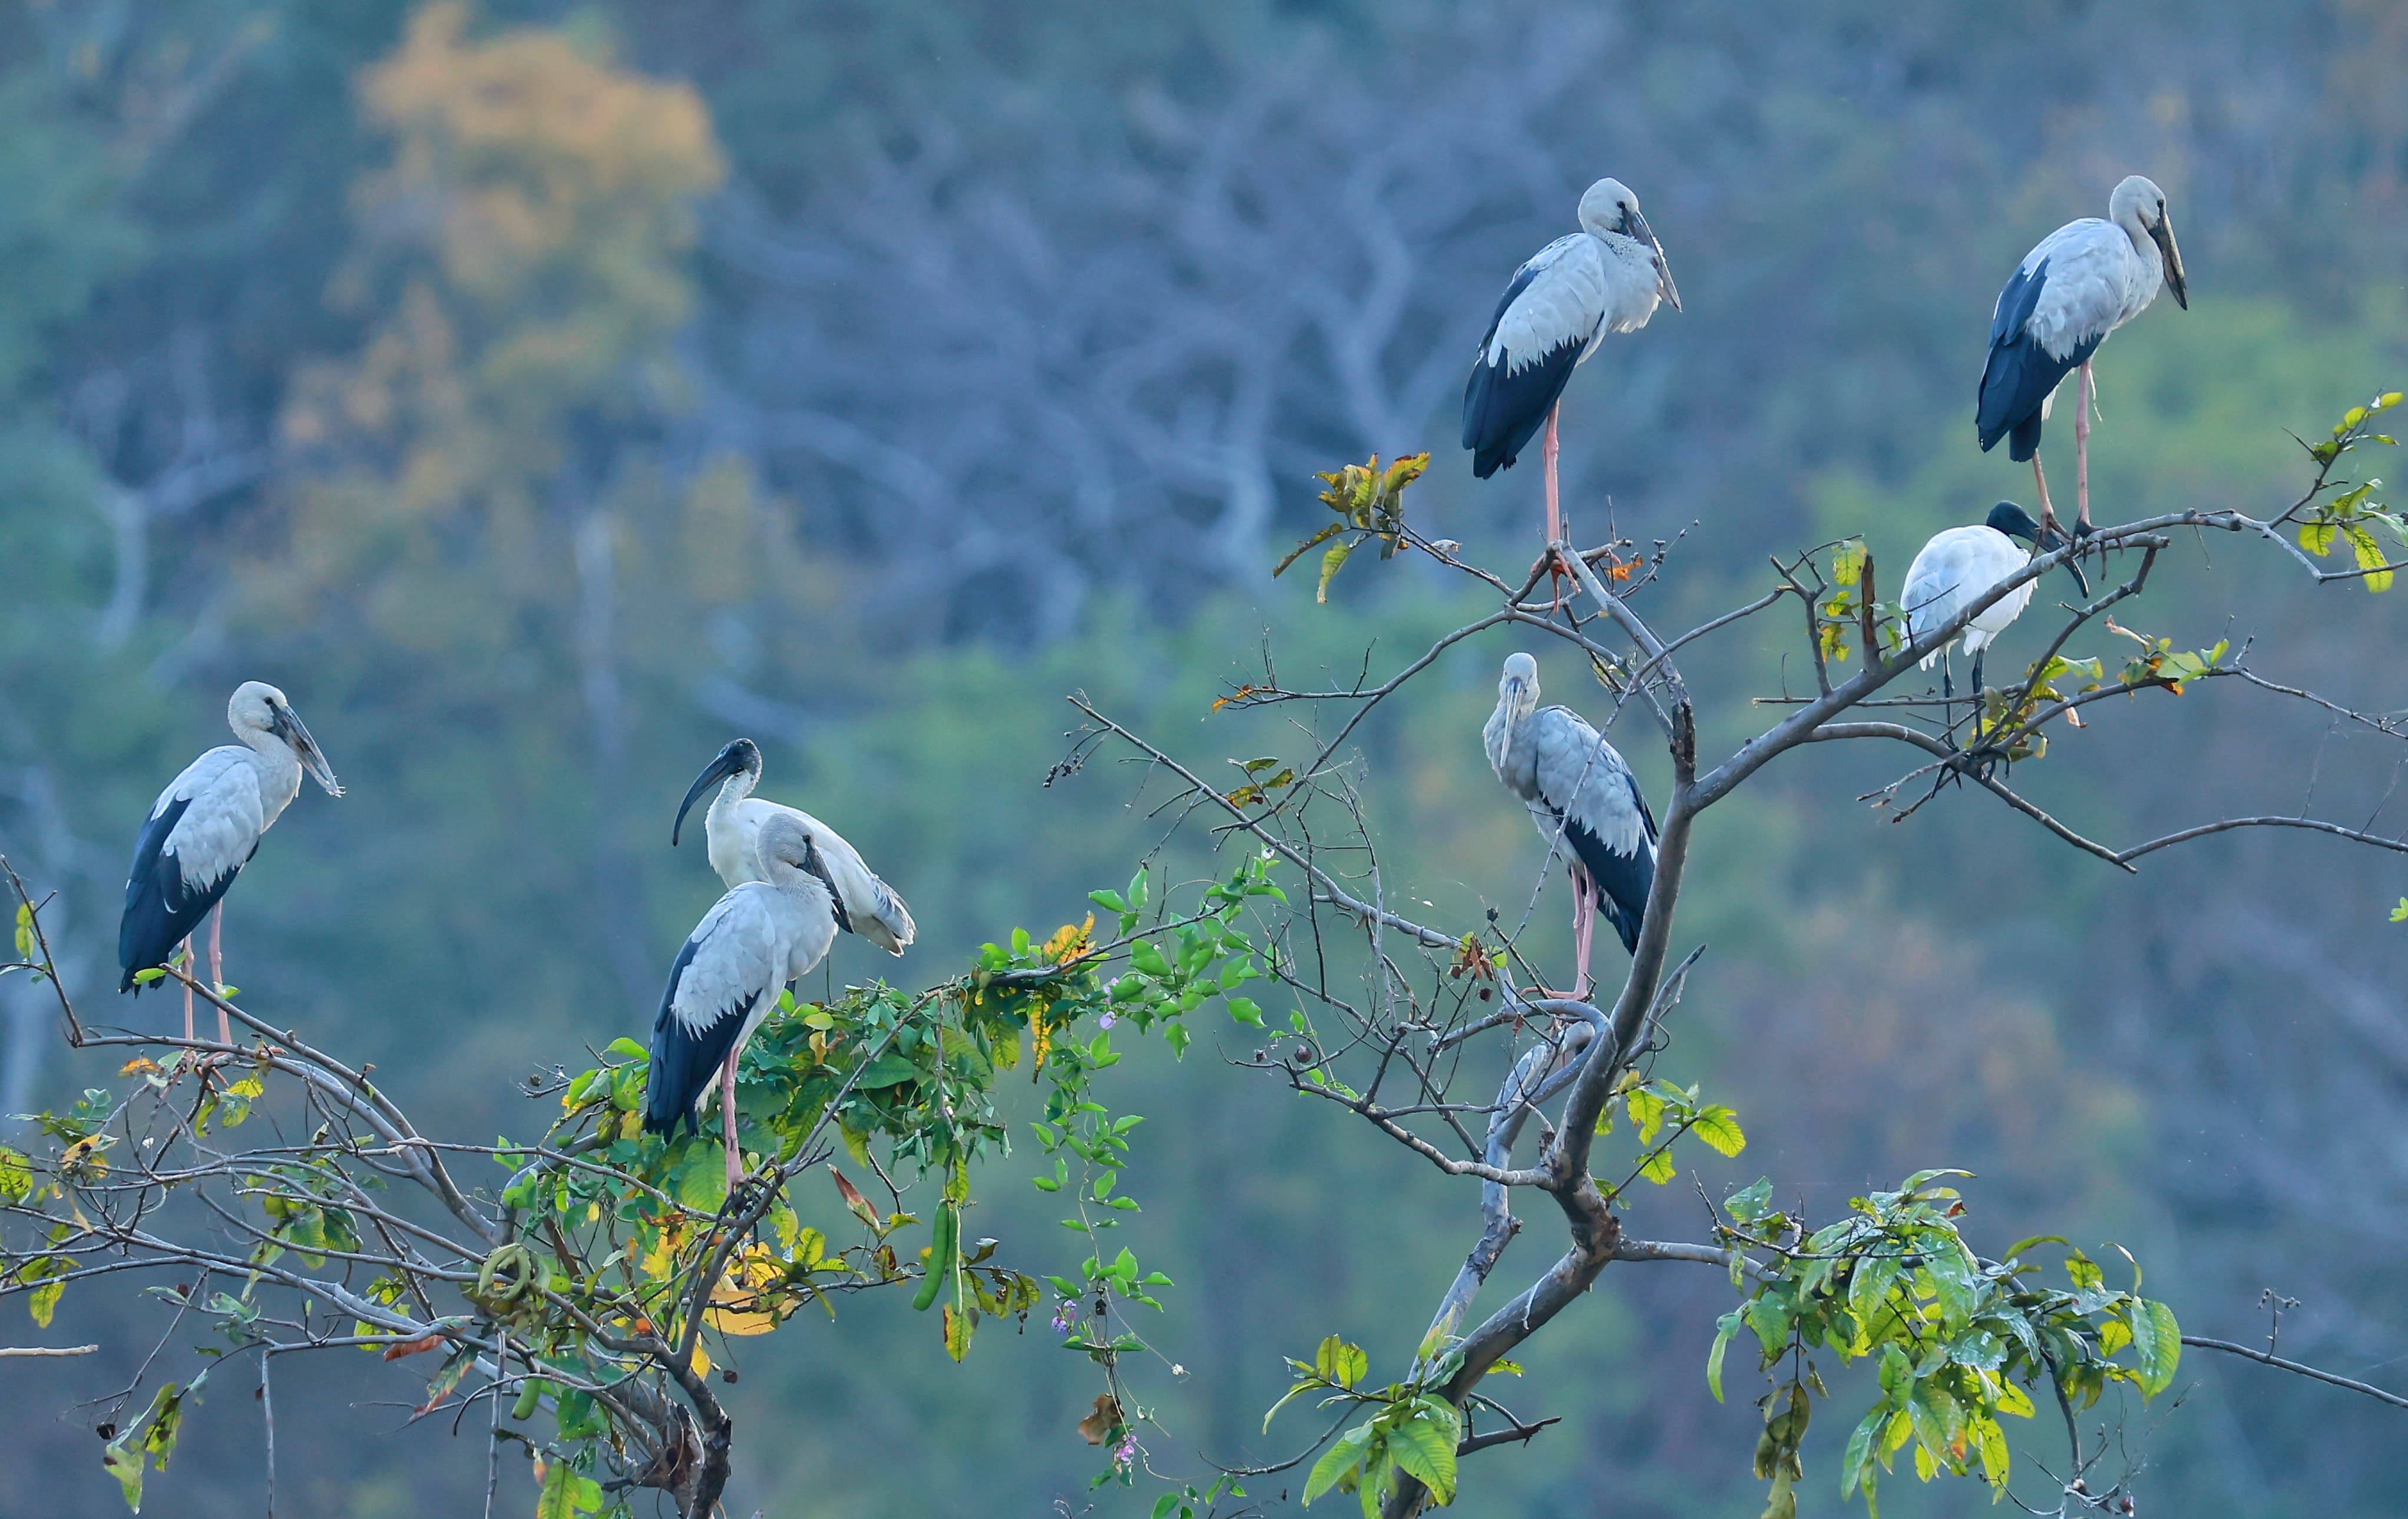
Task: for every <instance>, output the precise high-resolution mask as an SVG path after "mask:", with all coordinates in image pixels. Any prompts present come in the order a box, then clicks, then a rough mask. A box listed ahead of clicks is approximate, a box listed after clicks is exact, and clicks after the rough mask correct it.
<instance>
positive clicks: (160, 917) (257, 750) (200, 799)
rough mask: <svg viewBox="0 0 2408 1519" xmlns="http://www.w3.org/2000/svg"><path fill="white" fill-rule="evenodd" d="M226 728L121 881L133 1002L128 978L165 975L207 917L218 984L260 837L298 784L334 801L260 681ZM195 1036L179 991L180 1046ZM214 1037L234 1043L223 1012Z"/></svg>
mask: <svg viewBox="0 0 2408 1519" xmlns="http://www.w3.org/2000/svg"><path fill="white" fill-rule="evenodd" d="M226 725H227V726H228V727H230V728H232V729H234V736H235V737H236V738H239V739H241V740H242V742H241V743H240V744H223V745H221V746H219V747H218V748H216V749H212V750H210V751H208V752H207V753H205V754H203V755H202V756H201V757H200V758H198V759H196V760H194V761H193V763H192V764H190V765H187V766H185V767H184V772H183V774H181V775H179V776H178V777H176V779H175V780H174V781H170V782H168V785H167V789H166V790H165V791H163V792H161V793H160V794H159V799H158V800H157V801H156V802H154V803H152V804H151V807H150V818H149V819H148V820H147V821H146V822H144V824H142V832H141V834H140V835H139V836H138V837H136V839H135V841H134V867H133V868H132V869H130V870H128V871H127V872H126V873H125V912H124V915H123V916H122V918H120V919H119V920H118V924H117V963H118V966H119V967H120V968H121V969H122V970H123V972H124V979H123V980H122V981H121V982H118V987H117V989H118V990H119V991H120V992H133V993H135V994H136V996H139V995H140V993H141V989H142V983H141V982H137V981H136V980H135V977H136V975H137V974H139V973H140V972H142V971H145V970H149V969H151V968H153V967H159V966H164V965H165V964H166V963H167V961H168V959H169V958H170V957H171V956H173V955H174V954H175V953H176V947H177V946H178V945H179V944H187V945H188V944H189V942H190V940H191V939H192V934H193V929H195V928H197V927H199V926H200V924H201V920H202V919H203V918H205V917H208V916H209V913H210V910H212V909H215V910H216V911H217V916H216V917H215V918H214V919H212V920H211V923H210V925H209V983H210V984H211V985H213V986H222V985H224V984H225V974H224V970H225V967H224V960H223V955H222V932H223V929H224V924H225V910H224V907H223V903H224V899H225V894H226V888H228V887H230V886H232V885H233V884H234V878H235V877H236V876H237V875H239V874H241V873H242V867H244V866H245V865H247V864H249V863H250V861H251V855H253V854H254V853H258V851H259V840H260V838H261V836H262V835H264V834H265V833H266V832H267V830H268V829H269V828H270V827H271V826H273V825H274V824H275V822H276V820H277V819H278V818H279V817H281V816H283V815H284V810H285V809H286V808H287V807H289V806H291V805H292V803H293V798H294V796H296V795H300V791H301V777H302V774H303V772H304V771H307V772H308V775H309V778H310V779H311V780H313V781H317V782H318V784H319V785H320V786H322V787H323V788H324V790H325V793H326V795H329V796H340V795H342V794H343V788H342V787H341V786H340V785H338V784H337V783H336V781H335V772H334V769H333V768H332V767H330V766H328V765H327V763H326V756H325V753H324V752H323V751H322V750H321V749H319V747H318V740H316V739H315V738H310V737H309V730H308V728H306V727H304V726H302V724H301V718H300V716H299V714H297V713H295V712H294V710H293V704H292V703H291V702H290V701H288V700H286V699H285V696H284V693H283V692H281V691H279V690H277V689H276V688H275V687H274V686H272V685H269V684H267V683H266V682H265V681H244V682H243V683H242V684H240V685H238V686H236V687H235V692H234V696H233V698H232V699H231V700H229V701H228V702H227V703H226ZM192 1037H193V994H192V989H191V988H190V987H187V988H186V989H185V991H184V1038H186V1039H191V1038H192ZM218 1038H219V1039H220V1041H221V1042H224V1043H232V1042H233V1039H234V1032H233V1029H232V1028H231V1027H230V1026H229V1025H228V1023H227V1020H226V1015H225V1010H224V1009H222V1008H221V1009H220V1010H218Z"/></svg>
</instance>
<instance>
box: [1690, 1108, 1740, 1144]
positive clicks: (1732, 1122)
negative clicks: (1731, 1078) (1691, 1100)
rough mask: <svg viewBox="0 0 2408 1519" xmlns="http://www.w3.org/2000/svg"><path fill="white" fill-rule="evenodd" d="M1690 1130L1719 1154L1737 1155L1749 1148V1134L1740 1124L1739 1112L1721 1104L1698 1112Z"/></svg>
mask: <svg viewBox="0 0 2408 1519" xmlns="http://www.w3.org/2000/svg"><path fill="white" fill-rule="evenodd" d="M1689 1131H1690V1132H1691V1133H1693V1134H1695V1135H1696V1136H1697V1137H1698V1138H1699V1139H1703V1140H1705V1141H1706V1144H1707V1146H1708V1148H1710V1149H1712V1150H1713V1152H1714V1153H1715V1154H1719V1155H1736V1154H1739V1153H1740V1152H1741V1151H1742V1150H1744V1149H1746V1148H1747V1134H1746V1132H1745V1131H1744V1130H1742V1128H1741V1127H1740V1126H1739V1114H1737V1113H1736V1112H1733V1111H1731V1110H1730V1109H1728V1108H1726V1107H1723V1106H1721V1105H1720V1104H1716V1105H1715V1106H1713V1107H1711V1108H1708V1109H1707V1110H1706V1111H1703V1112H1701V1113H1699V1114H1698V1121H1697V1122H1696V1123H1695V1124H1693V1125H1690V1130H1689Z"/></svg>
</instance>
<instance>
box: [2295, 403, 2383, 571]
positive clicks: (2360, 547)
mask: <svg viewBox="0 0 2408 1519" xmlns="http://www.w3.org/2000/svg"><path fill="white" fill-rule="evenodd" d="M2400 401H2401V393H2400V392H2398V391H2386V392H2385V393H2384V394H2381V395H2378V396H2376V397H2375V398H2374V399H2373V400H2372V401H2370V402H2368V403H2367V404H2366V405H2364V406H2354V407H2351V408H2349V409H2348V410H2347V411H2345V412H2343V413H2342V419H2341V421H2340V422H2339V423H2336V424H2335V425H2334V427H2333V430H2332V437H2329V438H2326V439H2323V440H2321V441H2318V442H2315V443H2308V444H2304V445H2303V447H2305V448H2306V449H2307V451H2308V456H2309V457H2310V458H2312V459H2314V460H2315V462H2316V465H2317V466H2318V468H2319V469H2320V470H2323V471H2326V472H2329V471H2330V470H2331V469H2332V467H2333V466H2334V465H2335V464H2337V463H2339V462H2340V460H2341V456H2342V455H2343V454H2344V453H2347V452H2349V451H2352V450H2353V449H2356V448H2357V447H2358V445H2359V444H2361V443H2382V444H2386V445H2394V444H2395V440H2394V439H2392V438H2390V437H2386V436H2385V435H2384V434H2382V433H2378V432H2376V431H2375V430H2374V423H2375V421H2376V419H2377V417H2378V416H2379V415H2380V414H2381V413H2383V412H2385V411H2388V410H2389V409H2390V408H2393V407H2395V406H2398V405H2399V404H2400ZM2382 483H2383V481H2382V480H2363V481H2360V482H2359V483H2358V484H2355V485H2352V486H2350V487H2349V488H2348V489H2346V490H2343V492H2342V493H2341V494H2338V495H2335V496H2333V497H2332V498H2331V499H2329V500H2327V501H2320V502H2318V503H2316V504H2315V506H2314V507H2313V508H2312V509H2310V512H2309V514H2308V515H2307V516H2306V517H2304V518H2302V519H2300V547H2301V548H2303V549H2305V550H2307V551H2308V552H2310V553H2312V554H2315V556H2316V557H2318V558H2320V559H2321V558H2324V557H2325V556H2327V555H2329V554H2330V553H2331V552H2332V549H2333V544H2334V542H2335V540H2341V541H2344V542H2346V543H2348V545H2349V548H2350V552H2351V553H2352V554H2353V555H2354V556H2355V557H2356V558H2357V560H2358V568H2359V569H2361V570H2363V571H2365V572H2366V573H2365V574H2364V575H2362V576H2361V577H2360V579H2362V580H2364V581H2365V582H2366V588H2367V590H2369V591H2371V592H2375V593H2378V594H2379V593H2381V592H2385V591H2388V590H2390V589H2391V577H2392V574H2393V573H2394V572H2393V571H2392V570H2390V569H2388V568H2386V567H2385V566H2386V565H2387V564H2388V563H2389V562H2390V561H2389V560H2388V558H2387V557H2386V554H2385V553H2384V552H2383V545H2382V544H2381V543H2380V542H2378V541H2377V540H2376V538H2375V537H2374V533H2373V529H2374V528H2375V527H2377V526H2380V527H2382V528H2384V529H2385V530H2386V531H2387V532H2388V533H2389V534H2390V535H2391V537H2392V539H2393V541H2394V542H2397V543H2400V544H2401V545H2403V546H2408V518H2403V517H2402V516H2401V513H2399V512H2397V511H2392V510H2388V509H2386V508H2385V507H2384V505H2383V503H2382V502H2380V501H2377V500H2374V499H2373V494H2374V491H2375V489H2376V487H2378V486H2380V485H2381V484H2382Z"/></svg>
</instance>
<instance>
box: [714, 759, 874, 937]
mask: <svg viewBox="0 0 2408 1519" xmlns="http://www.w3.org/2000/svg"><path fill="white" fill-rule="evenodd" d="M760 783H761V746H760V745H758V744H756V743H754V742H753V740H752V739H750V738H738V739H737V740H736V741H734V742H733V743H731V744H729V745H728V746H727V747H726V748H724V749H723V750H721V751H720V752H718V754H717V755H715V756H714V757H713V758H712V759H711V762H710V764H709V765H707V766H705V767H703V770H702V773H701V774H700V775H698V776H696V777H695V778H694V784H693V785H691V786H689V787H687V788H686V794H685V800H684V801H683V802H681V803H680V804H678V815H677V822H676V823H675V824H671V825H670V828H669V847H670V848H672V849H674V848H676V847H677V842H678V838H679V836H680V835H681V833H682V832H683V831H684V828H685V815H686V813H687V812H689V811H691V810H693V808H694V804H695V800H696V799H697V798H699V797H700V796H701V795H702V794H703V793H704V792H705V791H707V790H709V789H710V787H711V786H712V785H713V784H717V785H718V786H719V795H716V796H714V797H712V798H711V800H710V811H708V812H706V813H704V814H703V818H702V835H703V843H704V846H705V848H706V849H707V851H708V852H709V853H710V867H711V868H712V869H713V870H716V871H718V872H719V879H720V880H722V881H725V882H727V884H728V885H730V886H741V885H742V884H744V883H745V882H746V881H767V880H768V879H769V878H768V877H767V876H766V875H764V874H762V873H761V870H760V867H759V866H758V865H757V864H756V862H755V860H754V851H755V850H756V848H757V847H758V846H757V842H756V841H757V840H758V838H760V834H761V826H762V824H765V823H767V822H768V821H769V819H771V818H773V817H781V816H783V817H789V818H793V819H795V820H796V822H798V823H800V824H802V825H803V827H804V830H805V831H806V832H808V833H809V834H810V837H811V841H812V843H813V844H814V846H815V847H816V848H817V849H818V851H819V856H820V859H821V860H822V861H823V862H824V864H825V866H826V867H827V879H828V887H829V889H830V890H831V891H833V892H834V893H835V894H836V925H837V926H838V927H839V928H841V929H843V930H845V931H846V932H847V933H853V934H859V935H860V936H861V937H862V938H864V939H867V940H869V941H870V942H871V943H872V944H875V945H877V946H878V947H879V948H880V949H882V950H884V951H886V952H887V953H890V954H900V953H903V952H904V951H905V950H906V949H909V948H910V944H911V937H912V935H913V934H915V933H916V932H918V930H917V929H916V928H915V927H913V925H912V923H911V911H910V909H909V908H907V907H905V906H904V905H903V898H901V897H900V896H896V895H895V891H894V888H892V887H890V886H888V885H887V884H886V882H884V881H881V880H879V879H878V877H877V875H876V874H874V873H873V872H872V871H871V870H870V868H869V867H868V866H867V865H865V864H863V863H862V859H861V852H860V851H859V850H856V849H854V848H853V846H852V845H851V844H849V843H846V842H845V841H844V838H843V837H842V836H841V835H839V834H838V832H837V831H836V830H835V829H834V828H831V827H829V826H828V825H827V824H824V823H822V822H821V821H820V820H819V819H817V818H815V817H813V816H811V815H810V813H809V812H805V811H801V810H797V809H796V808H791V807H783V806H781V805H780V804H778V803H776V802H769V801H763V800H762V799H761V798H760V797H758V796H755V795H753V787H754V786H757V785H759V784H760Z"/></svg>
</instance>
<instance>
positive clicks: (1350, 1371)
mask: <svg viewBox="0 0 2408 1519" xmlns="http://www.w3.org/2000/svg"><path fill="white" fill-rule="evenodd" d="M1433 1353H1435V1354H1433ZM1287 1364H1288V1366H1289V1367H1290V1368H1291V1369H1293V1370H1294V1371H1295V1372H1296V1381H1295V1383H1293V1384H1292V1385H1290V1386H1289V1388H1288V1390H1287V1392H1286V1394H1285V1395H1284V1396H1283V1397H1281V1398H1280V1400H1279V1401H1278V1402H1276V1403H1274V1404H1272V1405H1271V1409H1270V1412H1269V1413H1266V1414H1264V1415H1263V1429H1264V1431H1265V1432H1266V1433H1268V1432H1269V1429H1270V1426H1271V1420H1272V1419H1273V1418H1275V1417H1277V1416H1278V1414H1279V1411H1280V1410H1282V1409H1283V1408H1285V1407H1287V1405H1288V1404H1289V1403H1291V1402H1293V1401H1295V1400H1296V1399H1297V1398H1298V1397H1307V1396H1309V1395H1311V1394H1313V1393H1320V1394H1322V1395H1324V1396H1323V1397H1321V1399H1320V1405H1319V1406H1321V1407H1323V1408H1327V1407H1329V1406H1330V1405H1332V1404H1346V1405H1350V1406H1355V1407H1360V1408H1364V1409H1368V1410H1369V1411H1370V1417H1369V1418H1367V1419H1365V1420H1364V1421H1363V1422H1362V1423H1360V1424H1357V1425H1355V1426H1353V1427H1351V1428H1349V1429H1348V1430H1347V1431H1346V1432H1345V1433H1344V1434H1342V1435H1340V1436H1339V1437H1338V1439H1337V1440H1334V1441H1332V1442H1331V1444H1330V1447H1329V1449H1327V1450H1326V1451H1324V1452H1323V1453H1322V1454H1321V1459H1319V1460H1318V1461H1315V1462H1314V1463H1313V1466H1312V1474H1311V1475H1310V1476H1308V1477H1307V1478H1306V1479H1305V1483H1304V1501H1305V1504H1306V1505H1307V1506H1308V1507H1310V1506H1311V1505H1312V1500H1313V1499H1314V1498H1319V1497H1321V1496H1322V1495H1323V1494H1325V1493H1327V1492H1331V1491H1333V1490H1334V1491H1337V1492H1340V1493H1352V1494H1354V1495H1355V1497H1356V1498H1359V1499H1360V1500H1361V1501H1362V1505H1363V1513H1364V1519H1379V1513H1380V1505H1381V1502H1382V1501H1383V1499H1384V1498H1386V1496H1387V1494H1388V1492H1389V1491H1390V1489H1392V1488H1394V1487H1395V1486H1396V1484H1397V1481H1398V1477H1399V1476H1400V1475H1402V1476H1409V1477H1412V1478H1414V1479H1416V1480H1417V1481H1419V1482H1420V1483H1421V1484H1422V1485H1423V1486H1425V1487H1426V1488H1428V1489H1429V1493H1430V1498H1432V1500H1433V1501H1435V1502H1437V1503H1438V1504H1440V1505H1441V1507H1443V1506H1444V1505H1446V1504H1450V1503H1453V1502H1454V1501H1455V1447H1456V1445H1457V1444H1459V1443H1460V1442H1461V1440H1462V1439H1463V1414H1462V1412H1460V1411H1459V1410H1457V1409H1456V1408H1455V1405H1454V1404H1453V1403H1451V1402H1449V1401H1447V1399H1446V1398H1445V1397H1443V1396H1441V1393H1440V1392H1439V1390H1438V1389H1440V1388H1441V1387H1443V1386H1444V1385H1445V1384H1446V1383H1447V1382H1448V1381H1449V1380H1451V1379H1452V1378H1453V1377H1454V1376H1455V1373H1456V1372H1457V1371H1459V1370H1461V1369H1462V1368H1463V1352H1462V1351H1461V1350H1460V1349H1459V1348H1456V1347H1453V1346H1449V1347H1444V1348H1441V1347H1440V1346H1438V1345H1436V1344H1433V1343H1429V1342H1425V1343H1424V1344H1423V1346H1422V1352H1421V1354H1419V1355H1417V1356H1416V1357H1415V1358H1414V1361H1413V1372H1412V1376H1410V1377H1408V1378H1407V1379H1406V1380H1405V1381H1402V1382H1394V1383H1389V1384H1388V1385H1386V1386H1384V1387H1380V1388H1367V1387H1365V1386H1364V1385H1363V1379H1364V1378H1365V1377H1366V1376H1368V1375H1369V1373H1370V1370H1371V1359H1370V1357H1369V1356H1368V1355H1366V1354H1364V1353H1363V1349H1362V1347H1361V1346H1359V1345H1355V1344H1351V1343H1349V1342H1347V1341H1346V1340H1341V1339H1340V1338H1339V1337H1338V1336H1336V1335H1331V1336H1330V1337H1329V1338H1327V1339H1326V1340H1323V1341H1322V1342H1321V1344H1320V1346H1319V1348H1318V1349H1316V1350H1315V1351H1314V1352H1313V1354H1312V1360H1311V1361H1309V1362H1307V1361H1299V1360H1296V1359H1294V1358H1292V1357H1291V1358H1290V1359H1289V1361H1288V1363H1287ZM1495 1369H1498V1370H1503V1371H1508V1372H1518V1371H1519V1370H1520V1368H1518V1367H1516V1366H1514V1365H1513V1364H1512V1362H1510V1361H1500V1362H1498V1363H1497V1367H1496V1368H1495Z"/></svg>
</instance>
